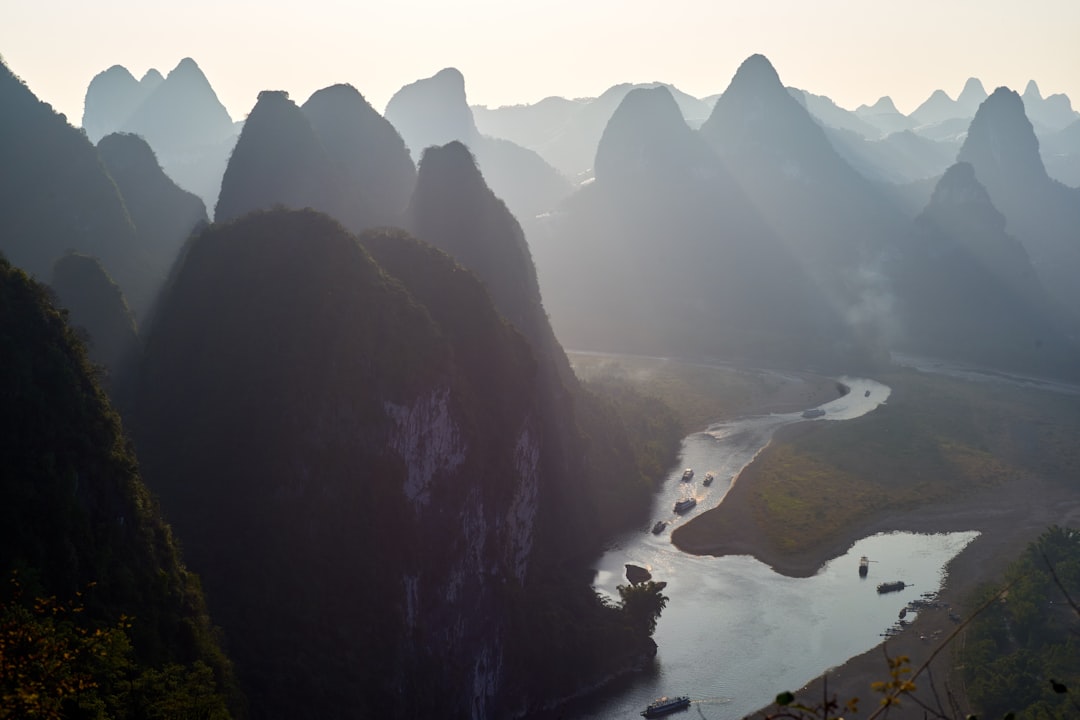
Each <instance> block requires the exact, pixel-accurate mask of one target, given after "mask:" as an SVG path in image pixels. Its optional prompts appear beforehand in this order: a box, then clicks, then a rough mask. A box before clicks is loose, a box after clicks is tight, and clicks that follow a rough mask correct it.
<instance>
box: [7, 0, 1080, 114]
mask: <svg viewBox="0 0 1080 720" xmlns="http://www.w3.org/2000/svg"><path fill="white" fill-rule="evenodd" d="M0 8H2V10H0V54H2V55H3V57H4V59H5V60H6V62H7V64H8V66H9V67H10V68H11V69H12V70H13V71H14V72H15V73H16V74H17V75H19V76H20V77H22V78H23V80H25V81H26V83H27V84H28V85H29V86H30V89H31V90H33V91H34V92H35V93H36V94H37V95H38V97H40V98H41V99H43V100H45V101H47V102H50V103H52V104H53V105H54V106H55V107H56V108H57V110H59V111H60V112H63V113H66V114H67V115H68V118H69V119H70V120H71V121H72V122H73V123H74V124H79V122H80V121H81V118H82V103H83V96H84V94H85V92H86V86H87V84H88V83H89V82H90V79H91V78H92V77H93V76H94V75H95V74H97V73H98V72H100V71H101V70H104V69H106V68H108V67H109V66H111V65H116V64H119V65H124V66H125V67H127V68H128V69H129V70H131V71H132V73H133V74H135V76H136V77H141V75H142V74H143V73H144V72H145V71H146V70H147V69H149V68H151V67H155V68H157V69H159V70H160V71H161V72H162V73H163V74H166V73H168V71H169V70H171V69H172V68H173V67H174V66H175V65H176V64H177V62H179V60H180V59H181V58H183V57H185V56H190V57H193V58H194V59H195V60H196V62H198V63H199V66H200V67H201V68H202V69H203V71H204V72H205V73H206V75H207V77H208V78H209V80H210V83H211V84H212V85H213V86H214V89H215V90H216V91H217V93H218V96H219V97H220V98H221V100H222V102H223V103H224V104H225V106H226V107H227V108H228V110H229V112H230V113H231V114H232V115H233V117H234V118H235V119H240V118H243V117H244V115H246V113H247V112H248V111H249V110H250V109H251V107H252V106H253V105H254V103H255V97H256V95H257V94H258V92H259V91H260V90H263V89H282V90H288V91H289V93H290V94H291V95H292V97H293V98H294V99H295V100H297V101H298V102H303V101H304V100H306V99H307V97H308V96H309V95H310V94H311V93H312V92H313V91H314V90H317V89H318V88H321V87H325V86H327V85H330V84H333V83H336V82H349V83H352V84H353V85H354V86H356V88H357V89H358V90H360V92H361V93H363V94H364V95H365V96H366V97H367V98H368V99H369V100H370V101H371V103H372V104H373V105H374V106H375V107H376V108H378V109H379V110H382V109H383V108H384V107H385V105H386V101H387V100H389V99H390V96H391V95H392V94H393V93H394V92H395V91H396V90H397V89H398V88H400V87H401V86H402V85H404V84H406V83H409V82H412V81H413V80H416V79H418V78H421V77H428V76H430V75H433V74H434V73H435V72H437V71H438V70H439V69H441V68H443V67H447V66H451V65H452V66H455V67H457V68H459V69H460V70H461V71H462V72H463V73H464V75H465V81H466V89H467V91H468V95H469V101H470V102H471V103H474V104H487V105H492V106H494V105H502V104H512V103H523V102H535V101H537V100H539V99H541V98H543V97H546V96H548V95H564V96H568V97H581V96H589V95H597V94H599V93H600V92H602V91H603V90H604V89H606V88H607V87H610V86H611V85H613V84H615V83H618V82H648V81H653V80H659V81H664V82H670V83H672V84H674V85H676V86H678V87H679V88H680V89H682V90H684V91H686V92H689V93H691V94H693V95H697V96H699V97H700V96H705V95H710V94H713V93H718V92H721V91H723V89H724V88H725V87H726V86H727V83H728V81H729V80H730V79H731V76H732V73H734V71H735V69H736V68H737V67H738V65H739V63H740V62H741V61H742V60H743V59H744V58H746V57H747V56H748V55H751V54H753V53H755V52H760V53H764V54H765V55H767V56H768V57H769V59H770V60H772V62H773V64H774V65H775V66H776V68H777V70H778V71H779V73H780V77H781V79H782V80H783V81H784V83H785V84H786V85H794V86H797V87H801V88H803V89H806V90H810V91H811V92H815V93H819V94H823V95H828V96H830V97H831V98H833V99H834V100H835V101H836V102H837V103H839V104H840V105H842V106H844V107H848V108H854V107H856V106H857V105H859V104H861V103H872V102H873V101H875V100H876V99H877V98H878V97H880V96H881V95H890V96H892V98H893V100H895V102H896V104H897V106H898V107H899V108H900V110H901V111H902V112H910V111H911V110H913V109H914V108H915V107H916V106H917V105H918V104H919V103H920V102H922V100H924V99H925V98H926V97H927V96H928V95H929V94H930V93H931V92H932V91H933V90H934V89H935V88H942V89H944V90H945V91H946V92H948V93H949V94H950V95H951V96H952V97H954V98H955V97H956V94H957V93H958V92H959V91H960V88H961V87H962V85H963V83H964V80H965V79H967V78H968V77H970V76H976V77H979V78H980V79H982V81H983V83H984V84H985V85H986V88H987V90H988V91H992V90H993V88H994V87H996V86H998V85H1008V86H1010V87H1012V88H1013V89H1015V90H1018V91H1020V92H1022V91H1023V88H1024V85H1026V83H1027V81H1028V80H1029V79H1032V78H1034V79H1035V80H1036V81H1037V82H1038V83H1039V87H1040V88H1041V89H1042V91H1043V95H1044V96H1045V95H1048V94H1050V93H1054V92H1065V93H1067V94H1068V95H1069V96H1070V98H1072V99H1073V102H1074V106H1075V105H1080V41H1078V38H1080V0H1027V1H1026V2H1016V0H977V1H976V0H959V1H958V0H904V1H903V2H891V1H888V2H886V1H883V0H871V1H867V0H860V1H858V2H856V1H855V0H816V1H810V0H785V1H782V2H781V1H774V2H769V1H767V0H759V1H757V2H753V1H752V0H743V1H742V2H739V3H729V2H720V1H713V0H651V1H650V2H643V1H641V0H623V1H622V2H616V1H615V0H573V1H571V0H547V1H546V2H539V1H534V0H460V1H458V2H453V1H449V0H397V1H395V2H382V3H376V2H370V1H367V0H305V1H304V2H286V1H285V0H213V1H211V0H185V1H184V2H172V3H168V4H166V3H163V2H159V1H158V0H96V1H94V0H77V1H76V0H0Z"/></svg>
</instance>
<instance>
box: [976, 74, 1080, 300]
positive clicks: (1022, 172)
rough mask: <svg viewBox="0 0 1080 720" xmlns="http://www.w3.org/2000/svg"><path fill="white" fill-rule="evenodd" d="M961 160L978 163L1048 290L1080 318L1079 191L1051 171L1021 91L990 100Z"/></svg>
mask: <svg viewBox="0 0 1080 720" xmlns="http://www.w3.org/2000/svg"><path fill="white" fill-rule="evenodd" d="M957 159H958V160H959V161H962V162H967V163H970V164H971V165H972V167H974V169H975V176H976V177H977V178H978V179H979V182H981V183H982V184H983V185H984V186H985V187H986V190H987V192H988V193H989V194H990V198H991V199H992V201H993V203H994V206H995V207H997V208H998V209H999V210H1001V212H1002V213H1003V214H1004V215H1005V218H1006V221H1007V229H1008V232H1009V233H1010V234H1012V235H1014V236H1015V237H1016V238H1017V239H1018V240H1019V241H1020V242H1021V243H1022V244H1023V245H1024V247H1025V249H1026V250H1027V252H1028V255H1029V256H1030V257H1031V261H1032V264H1033V265H1034V266H1035V270H1036V272H1037V273H1038V274H1039V276H1040V278H1041V279H1042V282H1043V285H1044V286H1045V287H1046V289H1047V290H1048V291H1049V292H1050V294H1051V295H1053V296H1055V297H1056V298H1057V300H1058V301H1059V302H1061V303H1063V304H1064V305H1065V307H1067V308H1068V309H1069V310H1070V311H1071V312H1072V313H1074V314H1076V315H1077V316H1080V285H1078V284H1077V283H1076V277H1077V274H1078V273H1080V243H1078V242H1077V240H1078V237H1080V235H1078V232H1080V231H1078V228H1080V190H1076V189H1074V188H1068V187H1066V186H1064V185H1062V184H1061V183H1059V182H1057V181H1055V180H1052V179H1051V178H1050V177H1049V175H1047V173H1046V169H1045V168H1044V166H1043V163H1042V158H1041V157H1040V155H1039V141H1038V139H1037V138H1036V136H1035V132H1034V129H1033V128H1032V125H1031V122H1030V121H1029V120H1028V118H1027V116H1026V115H1025V114H1024V103H1023V101H1022V100H1021V98H1020V96H1019V95H1018V94H1017V93H1015V92H1013V91H1012V90H1009V89H1008V88H1004V87H1002V88H998V89H997V90H995V91H994V93H993V94H992V95H991V96H990V97H989V98H987V100H986V102H984V103H983V104H982V105H981V106H980V107H979V111H978V113H976V115H975V117H974V119H973V120H972V121H971V129H970V130H969V132H968V136H967V140H966V141H965V142H964V146H963V148H962V149H961V150H960V154H959V156H958V158H957Z"/></svg>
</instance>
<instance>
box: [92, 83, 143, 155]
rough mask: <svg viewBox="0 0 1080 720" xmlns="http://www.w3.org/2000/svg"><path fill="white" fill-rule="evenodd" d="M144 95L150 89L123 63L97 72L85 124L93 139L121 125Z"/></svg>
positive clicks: (97, 138)
mask: <svg viewBox="0 0 1080 720" xmlns="http://www.w3.org/2000/svg"><path fill="white" fill-rule="evenodd" d="M144 97H146V90H145V89H144V88H143V87H142V86H140V85H139V81H138V80H136V79H135V76H134V75H132V74H131V73H130V72H129V71H128V69H127V68H126V67H124V66H123V65H113V66H112V67H111V68H109V69H108V70H104V71H102V72H99V73H98V74H97V75H95V76H94V79H93V80H91V81H90V84H89V85H88V86H87V88H86V95H85V97H84V100H83V116H82V127H83V129H84V130H85V131H86V135H87V137H88V138H90V142H92V143H93V142H97V141H98V140H100V139H101V138H102V137H104V136H105V135H108V134H109V133H110V132H112V131H114V130H116V129H117V128H119V127H120V126H121V125H122V124H123V123H124V121H125V120H127V118H128V117H129V116H130V115H131V113H132V112H134V110H135V108H136V107H137V106H138V104H139V103H140V102H142V100H143V98H144Z"/></svg>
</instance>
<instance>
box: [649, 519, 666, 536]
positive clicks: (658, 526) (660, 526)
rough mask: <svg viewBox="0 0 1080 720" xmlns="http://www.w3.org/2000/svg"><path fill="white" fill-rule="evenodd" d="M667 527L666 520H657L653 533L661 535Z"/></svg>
mask: <svg viewBox="0 0 1080 720" xmlns="http://www.w3.org/2000/svg"><path fill="white" fill-rule="evenodd" d="M666 527H667V523H666V522H664V521H663V520H657V521H656V524H655V525H653V526H652V534H653V535H659V534H660V533H662V532H664V528H666Z"/></svg>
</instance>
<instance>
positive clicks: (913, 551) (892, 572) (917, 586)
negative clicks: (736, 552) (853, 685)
mask: <svg viewBox="0 0 1080 720" xmlns="http://www.w3.org/2000/svg"><path fill="white" fill-rule="evenodd" d="M841 381H842V382H843V383H844V384H845V385H847V386H848V387H850V388H851V391H850V392H849V393H848V394H846V395H844V396H843V397H840V398H838V399H836V400H833V401H831V402H828V403H825V404H824V405H821V406H819V407H820V408H821V409H822V410H824V411H825V414H824V415H823V416H821V417H820V419H819V420H818V421H841V420H848V419H852V418H856V417H859V416H861V415H864V414H866V413H868V412H871V411H872V410H873V409H874V408H876V407H877V406H878V405H879V404H880V403H883V402H885V401H886V400H887V398H888V396H889V392H890V389H889V388H888V387H887V386H885V385H882V384H880V383H877V382H874V381H872V380H866V379H860V378H841ZM796 422H807V420H806V419H804V418H803V417H802V415H801V413H798V412H796V413H786V414H772V415H767V416H760V417H750V418H743V419H739V420H735V421H731V422H725V423H720V424H717V425H714V426H711V427H709V428H708V430H706V431H705V432H700V433H695V434H693V435H690V436H688V437H687V438H685V440H684V441H683V447H682V454H681V459H680V463H679V466H678V468H677V469H676V470H674V471H673V472H672V475H671V477H669V478H668V480H667V482H666V483H665V484H664V487H663V489H662V490H661V491H660V493H658V494H657V497H656V500H655V501H654V512H653V520H664V521H666V522H668V526H667V528H666V529H665V530H664V531H663V532H662V533H661V534H659V535H653V534H651V533H650V532H649V528H642V529H641V530H640V531H637V532H633V533H629V534H627V535H625V536H623V537H622V538H619V539H618V540H617V541H616V542H615V543H614V544H613V545H612V547H611V548H610V549H609V551H608V552H607V553H606V554H605V555H604V556H603V557H602V558H601V560H600V561H599V563H598V565H597V574H596V580H595V586H596V589H597V590H598V591H599V592H601V593H604V594H607V595H610V596H612V597H613V598H615V599H617V598H618V593H617V590H616V587H617V586H618V585H620V584H624V583H625V582H626V578H625V574H624V572H625V564H626V563H633V564H635V565H640V566H643V567H646V568H648V569H649V570H650V572H652V574H653V577H654V579H656V580H663V581H666V582H667V583H668V585H667V588H666V590H665V592H664V594H665V595H667V596H668V597H669V602H668V605H667V608H666V609H665V610H664V612H663V615H662V616H661V618H660V621H659V623H658V624H657V628H656V633H655V635H654V639H655V640H656V643H657V646H658V648H659V649H658V652H657V657H656V661H655V663H654V665H653V667H652V669H651V670H649V671H646V672H643V673H640V674H635V675H633V676H631V677H629V678H627V679H626V680H625V681H623V682H621V683H619V684H617V685H616V686H615V687H613V688H611V689H610V690H609V691H605V692H604V693H602V694H601V695H600V696H597V697H593V698H590V699H587V700H585V701H582V702H580V703H578V704H576V706H574V707H571V708H568V709H567V713H566V715H567V716H568V717H579V718H590V719H591V718H596V719H600V718H605V719H607V718H637V717H639V713H640V712H641V710H642V709H643V708H644V707H645V706H646V705H648V704H649V703H650V702H651V701H652V700H653V699H655V698H656V697H658V696H661V695H669V696H674V695H688V696H689V697H690V699H691V700H692V704H691V706H690V708H689V710H687V711H685V712H686V713H689V714H690V715H692V716H693V717H703V718H710V719H712V718H715V719H716V720H735V719H737V718H742V717H744V716H746V715H747V714H749V713H752V712H754V711H755V710H757V709H759V708H761V707H763V706H765V705H767V704H769V703H770V702H771V701H772V699H773V698H774V697H775V696H776V694H777V693H778V692H780V691H783V690H795V689H797V688H799V687H801V686H802V685H804V684H806V683H807V682H809V681H810V680H812V679H813V678H815V677H817V676H819V675H820V674H821V673H822V672H824V671H825V670H827V669H829V668H831V667H835V666H837V665H840V664H842V663H844V662H845V661H846V660H848V659H849V658H851V657H853V656H855V655H858V654H860V653H862V652H864V651H866V650H868V649H870V648H872V647H874V646H875V645H877V644H878V643H880V642H881V641H882V633H883V632H885V631H886V630H887V629H888V628H889V627H890V626H892V625H893V624H894V623H895V622H896V619H897V614H898V611H899V610H900V609H901V608H903V607H904V606H905V604H906V603H907V602H908V601H910V600H914V599H916V598H919V597H920V596H921V595H922V594H923V593H926V592H935V591H937V590H939V589H940V587H941V584H942V582H943V580H944V575H943V568H944V567H945V565H946V563H948V562H949V560H951V559H952V558H953V557H954V556H955V555H956V554H957V553H959V552H960V551H961V550H962V549H963V548H964V546H965V545H967V544H968V543H969V542H971V540H973V539H974V538H975V536H976V533H974V532H968V533H949V534H939V535H918V534H913V533H891V534H885V535H875V536H872V537H867V538H863V539H861V540H859V541H858V542H856V543H855V544H854V545H853V546H852V547H851V548H850V549H849V550H848V551H847V553H846V554H844V555H842V556H840V557H837V558H834V559H833V560H831V561H829V562H828V563H827V564H826V565H825V566H824V567H822V568H821V569H820V570H819V572H818V573H817V574H816V575H814V576H813V577H809V578H802V579H799V578H789V577H785V576H783V575H779V574H777V573H775V572H773V571H772V569H771V568H770V567H768V566H766V565H764V564H762V563H760V562H758V561H757V560H755V559H753V558H751V557H747V556H728V557H720V558H717V557H708V556H705V557H699V556H693V555H688V554H685V553H683V552H681V551H679V550H678V549H677V548H676V547H675V546H674V545H672V544H671V539H670V535H671V530H672V529H673V528H674V527H677V526H678V525H679V524H681V523H684V522H687V521H688V520H689V519H690V518H692V517H694V516H695V515H697V514H700V513H701V512H705V511H706V510H708V509H710V508H713V507H715V506H717V505H718V504H719V503H720V502H721V501H722V500H723V497H724V495H725V494H726V492H727V490H728V488H729V487H730V486H731V482H732V480H733V478H735V477H736V476H737V475H738V473H739V471H740V470H741V469H742V468H743V467H745V466H746V465H747V464H748V463H749V462H750V461H751V460H753V458H754V456H755V455H756V454H757V453H758V452H759V451H760V450H761V449H762V448H764V447H765V445H766V444H767V443H768V442H769V439H770V438H771V437H772V435H773V433H774V432H776V430H777V429H778V428H780V427H783V426H784V425H789V424H791V423H796ZM684 466H685V467H691V468H693V469H694V471H695V473H694V478H693V480H692V481H691V482H689V483H684V482H681V481H680V476H681V475H682V468H683V467H684ZM706 472H712V473H714V474H715V481H714V482H713V483H712V484H711V485H710V486H708V487H705V486H704V485H703V484H702V481H703V479H704V477H705V474H706ZM687 496H693V497H695V498H696V499H697V505H696V507H694V508H693V509H692V510H691V511H690V512H688V513H686V514H685V515H676V514H675V513H674V511H673V506H674V503H675V501H676V500H678V499H680V498H683V497H687ZM862 555H866V556H868V557H870V558H872V559H873V563H872V565H871V571H870V573H869V577H867V578H860V577H859V573H858V560H859V557H860V556H862ZM898 579H899V580H904V581H905V582H907V583H910V585H909V586H908V587H907V588H906V589H905V590H903V591H901V592H897V593H890V594H887V595H879V594H878V593H877V591H876V586H877V584H878V583H879V582H882V581H885V580H898ZM910 618H911V616H910V615H909V616H908V619H910ZM683 716H686V715H685V714H683Z"/></svg>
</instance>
